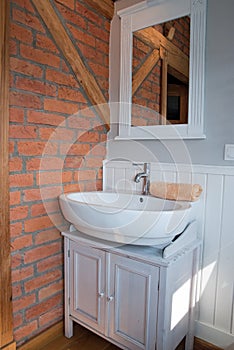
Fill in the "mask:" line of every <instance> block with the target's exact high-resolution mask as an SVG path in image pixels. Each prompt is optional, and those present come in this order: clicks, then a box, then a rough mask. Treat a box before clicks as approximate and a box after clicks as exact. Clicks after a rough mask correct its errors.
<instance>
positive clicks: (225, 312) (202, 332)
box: [104, 160, 234, 348]
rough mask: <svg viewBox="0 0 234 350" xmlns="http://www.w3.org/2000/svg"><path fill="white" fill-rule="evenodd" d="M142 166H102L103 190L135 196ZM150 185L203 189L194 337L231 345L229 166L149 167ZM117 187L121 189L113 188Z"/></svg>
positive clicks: (233, 186)
mask: <svg viewBox="0 0 234 350" xmlns="http://www.w3.org/2000/svg"><path fill="white" fill-rule="evenodd" d="M142 169H143V163H139V164H134V163H131V162H124V161H108V160H106V161H105V162H104V190H111V189H112V190H113V189H114V190H117V191H118V190H120V188H121V190H122V191H129V190H131V191H134V192H135V191H136V192H138V193H140V192H141V189H142V183H140V184H135V183H134V176H135V175H136V173H137V172H139V171H142ZM151 181H170V182H186V183H189V182H192V183H199V184H200V185H201V186H202V187H203V193H202V196H201V199H200V201H199V215H198V227H199V235H200V237H201V238H202V240H203V252H202V261H201V269H200V283H199V293H198V300H199V307H198V316H197V321H196V336H197V337H200V338H202V339H204V340H206V341H209V342H211V343H213V344H216V345H217V346H219V347H221V348H225V347H227V346H228V345H230V344H231V343H233V342H234V306H233V294H234V292H233V291H234V274H233V266H234V254H233V252H234V167H231V166H230V167H229V166H226V167H222V166H206V165H193V166H190V165H175V164H168V163H159V164H156V163H152V164H151ZM119 184H122V186H119Z"/></svg>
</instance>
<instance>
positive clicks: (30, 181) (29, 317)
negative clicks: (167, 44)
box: [10, 0, 110, 344]
mask: <svg viewBox="0 0 234 350" xmlns="http://www.w3.org/2000/svg"><path fill="white" fill-rule="evenodd" d="M52 3H53V5H54V8H55V9H56V11H57V13H58V14H59V17H60V18H61V20H62V21H63V23H64V25H65V27H66V29H67V31H68V32H69V35H70V36H71V38H72V40H73V42H74V43H75V45H76V46H77V50H78V51H79V53H80V54H81V56H82V58H83V60H84V62H85V64H86V66H87V68H88V69H89V70H90V72H92V74H93V75H94V76H95V77H96V79H97V82H98V84H99V86H100V88H101V89H102V91H103V94H104V95H105V96H106V98H107V99H108V77H109V69H108V66H109V62H108V58H109V30H110V24H109V21H107V20H106V19H105V18H104V17H102V16H100V15H98V14H97V13H95V12H94V11H93V10H92V9H91V8H89V7H88V6H87V5H86V3H85V1H82V0H59V1H56V0H53V1H52ZM10 33H11V41H10V52H11V61H10V67H11V85H10V171H11V173H10V204H11V208H10V213H11V214H10V220H11V223H10V227H11V236H12V283H13V310H14V336H15V340H16V341H17V343H18V344H22V343H24V342H25V341H27V340H28V339H29V338H31V337H32V336H34V335H36V334H37V333H39V332H41V331H42V330H44V329H45V328H47V327H49V326H50V325H52V324H54V323H55V322H57V321H58V320H61V319H62V317H63V260H62V259H63V255H62V238H61V236H60V232H59V231H60V229H62V228H65V227H66V225H67V224H66V223H65V222H64V220H63V218H62V216H61V214H60V210H59V206H58V200H57V198H58V195H59V194H60V193H61V192H62V191H64V192H67V191H80V190H84V191H87V190H95V189H101V187H102V160H103V158H104V157H105V151H106V147H105V141H106V128H105V127H104V126H103V125H102V120H101V119H100V117H99V116H98V115H97V114H96V112H95V110H94V109H87V108H88V107H90V106H91V104H90V102H89V100H88V98H87V96H86V94H85V92H84V91H83V89H82V88H81V86H80V85H79V83H78V82H77V80H76V78H75V76H74V75H73V72H72V70H71V68H70V66H69V65H68V64H67V62H66V60H65V59H64V57H63V55H62V54H61V53H60V51H59V48H58V47H57V46H56V44H55V42H54V40H53V38H52V36H51V34H50V33H49V32H48V30H47V28H46V26H45V25H44V23H43V21H42V20H41V18H40V16H39V14H38V13H37V11H36V9H35V8H34V6H33V4H32V3H31V1H30V0H11V27H10Z"/></svg>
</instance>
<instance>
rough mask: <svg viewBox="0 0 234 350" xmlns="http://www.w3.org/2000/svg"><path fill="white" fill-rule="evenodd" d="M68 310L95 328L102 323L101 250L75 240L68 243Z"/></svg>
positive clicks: (104, 301)
mask: <svg viewBox="0 0 234 350" xmlns="http://www.w3.org/2000/svg"><path fill="white" fill-rule="evenodd" d="M70 249H71V250H70V259H71V265H70V266H71V276H70V279H71V280H70V283H71V300H70V303H71V305H70V314H71V315H72V316H73V317H75V318H76V319H77V320H79V321H81V323H84V324H86V325H88V326H90V327H92V328H94V329H95V330H97V331H99V332H102V333H103V332H104V326H105V303H106V300H105V298H104V297H105V295H104V291H105V253H104V252H103V251H100V250H98V249H93V248H89V247H84V246H82V245H78V244H77V243H75V242H71V246H70Z"/></svg>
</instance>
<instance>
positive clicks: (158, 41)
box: [134, 27, 189, 77]
mask: <svg viewBox="0 0 234 350" xmlns="http://www.w3.org/2000/svg"><path fill="white" fill-rule="evenodd" d="M134 35H135V36H136V37H137V38H138V39H140V40H142V41H143V42H144V43H146V44H147V45H149V46H150V47H151V48H152V49H159V48H160V47H163V48H164V49H165V50H167V52H168V65H171V66H172V67H173V68H174V69H176V70H178V71H179V72H180V73H181V74H183V75H184V76H186V77H188V76H189V58H188V56H187V55H185V54H184V53H183V51H181V50H180V49H179V48H178V47H177V46H175V45H174V44H173V43H171V42H170V40H168V39H167V38H166V37H165V36H164V35H162V34H161V33H159V32H158V31H157V30H156V29H155V28H152V27H148V28H145V29H142V30H139V31H137V32H135V33H134Z"/></svg>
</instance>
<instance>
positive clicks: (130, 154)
mask: <svg viewBox="0 0 234 350" xmlns="http://www.w3.org/2000/svg"><path fill="white" fill-rule="evenodd" d="M233 13H234V1H233V0H223V1H220V0H208V8H207V38H206V75H205V83H206V88H205V134H206V139H205V140H186V141H185V142H184V145H185V146H186V148H187V149H188V152H189V155H190V157H191V161H192V163H194V164H212V165H232V166H234V161H224V145H225V143H233V144H234V44H233V33H234V20H233ZM113 42H114V43H115V42H117V38H113ZM112 71H113V73H112V77H113V78H114V79H115V81H116V80H117V79H118V77H117V76H115V75H114V74H115V73H114V72H115V70H114V69H113V70H112ZM116 71H117V70H116ZM114 135H115V134H114V133H113V135H112V136H114ZM110 138H111V139H112V137H110ZM132 144H133V145H132ZM176 147H181V141H165V142H164V143H163V144H162V143H161V142H160V141H137V142H136V141H109V143H108V158H109V159H115V158H127V159H132V160H149V161H150V160H152V157H154V158H155V159H158V160H159V161H162V162H170V161H171V156H170V150H171V149H175V148H176ZM168 148H169V151H168ZM136 149H137V152H136V151H135V150H136ZM146 149H147V151H148V152H145V151H146ZM143 150H144V151H143ZM143 157H144V158H143ZM145 157H146V158H147V159H145ZM182 158H183V157H182V156H181V157H180V161H181V162H183V163H186V159H182ZM176 161H177V160H176Z"/></svg>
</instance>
